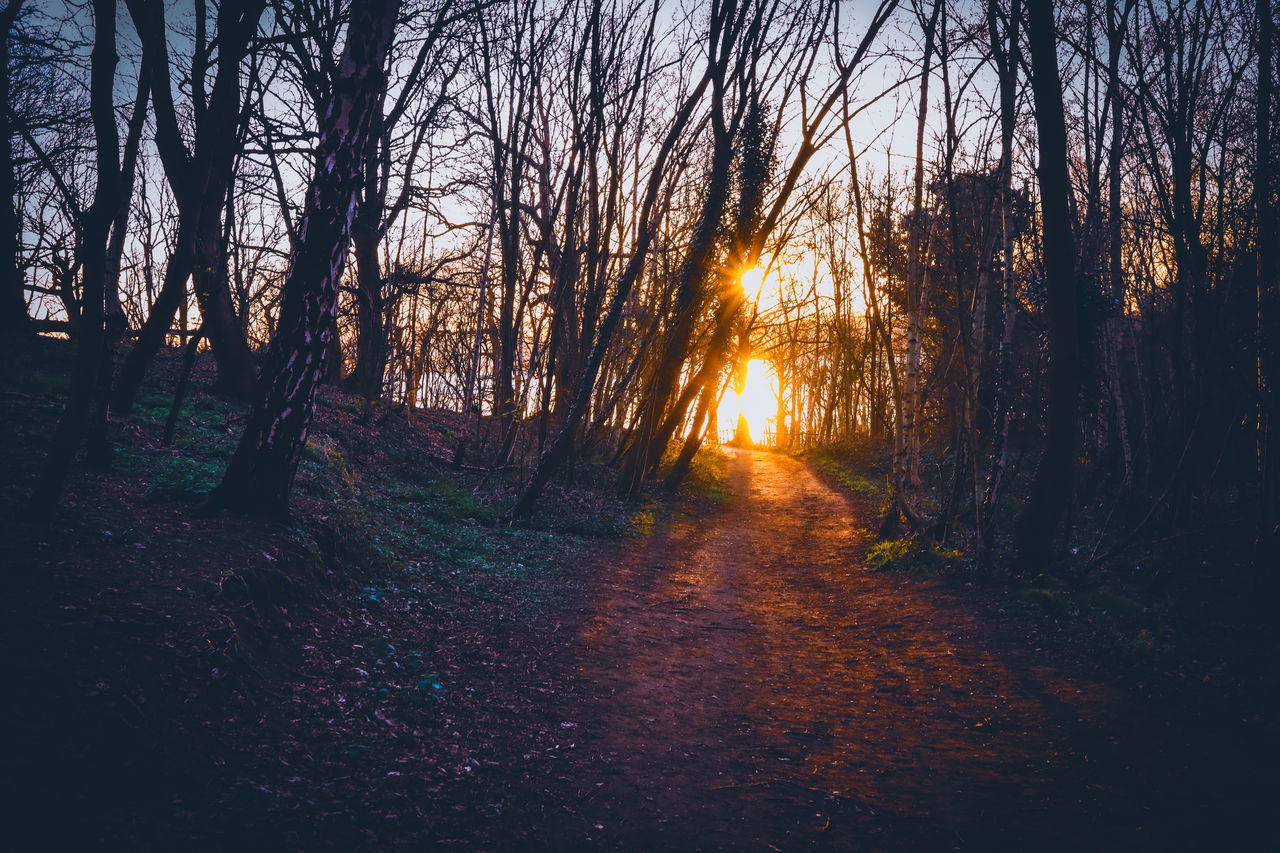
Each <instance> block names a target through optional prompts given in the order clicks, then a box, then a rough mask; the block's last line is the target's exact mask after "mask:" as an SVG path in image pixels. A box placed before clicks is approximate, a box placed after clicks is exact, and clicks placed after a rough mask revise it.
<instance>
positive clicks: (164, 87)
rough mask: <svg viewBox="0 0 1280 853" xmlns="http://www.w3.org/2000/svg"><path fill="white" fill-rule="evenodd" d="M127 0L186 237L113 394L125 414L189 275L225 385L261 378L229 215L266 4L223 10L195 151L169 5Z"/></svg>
mask: <svg viewBox="0 0 1280 853" xmlns="http://www.w3.org/2000/svg"><path fill="white" fill-rule="evenodd" d="M127 3H128V6H129V13H130V16H131V17H132V18H133V21H134V25H135V26H136V28H137V30H138V34H139V37H140V39H141V41H142V49H143V56H144V57H145V58H146V61H147V63H148V65H149V66H150V69H151V74H150V85H151V99H152V104H153V114H154V119H155V124H156V150H157V151H158V153H159V155H160V160H161V163H162V164H163V166H164V171H165V176H166V178H167V179H168V181H169V186H170V188H171V189H172V191H173V195H174V199H175V201H176V203H177V208H178V228H177V232H178V234H177V239H176V240H175V241H174V247H173V253H172V254H171V255H170V257H169V264H168V266H167V267H166V269H165V277H164V285H163V286H162V287H161V290H160V295H159V296H158V297H157V298H156V302H155V304H154V305H153V306H152V308H151V313H150V315H148V317H147V321H146V322H145V323H144V324H143V327H142V330H141V332H140V333H139V334H138V340H137V342H136V343H135V344H134V346H133V350H132V351H131V352H130V353H129V356H128V358H127V359H126V360H125V364H124V366H123V367H122V368H121V371H120V379H119V381H118V383H117V385H116V390H115V394H114V399H113V407H114V408H115V409H116V410H117V411H118V412H119V413H120V414H128V412H129V411H130V409H132V407H133V401H134V398H135V397H136V396H137V393H138V388H139V387H140V386H141V385H142V380H143V379H144V378H145V376H146V372H147V368H148V367H149V366H150V364H151V360H152V359H153V358H154V357H155V354H156V353H157V352H158V351H159V349H160V347H161V346H163V345H164V341H165V338H167V337H168V335H169V329H170V326H171V324H172V323H173V316H174V313H175V312H176V311H177V310H178V308H179V306H180V305H181V304H182V303H183V301H184V300H185V299H186V286H187V279H188V278H191V277H192V276H193V275H195V276H196V278H195V281H194V285H195V292H196V299H197V301H198V302H199V304H200V311H201V313H202V315H203V320H202V322H203V323H204V327H205V331H206V333H207V334H208V337H209V341H210V343H211V345H212V347H213V351H214V356H215V358H216V359H217V362H218V383H219V386H220V387H222V388H224V389H226V390H227V391H229V392H232V393H235V392H237V391H239V392H243V391H245V390H246V389H247V388H248V387H249V386H252V384H253V381H254V379H253V361H252V353H251V352H250V350H249V349H248V344H247V343H246V342H245V340H244V332H243V329H242V328H241V326H240V324H239V322H238V321H237V320H236V317H235V309H234V308H233V307H232V303H231V297H230V293H229V292H228V291H227V284H226V271H225V247H223V246H221V240H222V234H223V231H222V222H221V219H222V206H223V203H224V202H225V201H226V198H227V193H228V187H229V184H230V182H231V175H232V167H233V164H234V161H235V156H236V151H237V149H238V148H239V145H240V142H239V133H238V131H239V126H240V121H241V119H242V110H241V90H240V62H241V59H242V58H243V56H244V55H245V53H246V52H247V50H248V47H249V41H250V39H251V38H252V36H253V34H254V32H255V31H256V30H257V24H258V18H259V17H260V16H261V14H262V9H263V7H264V5H265V0H234V2H233V0H224V2H223V4H222V5H221V6H220V7H219V9H218V45H219V50H218V71H217V75H216V77H215V80H214V84H213V89H212V91H211V92H210V94H209V99H208V103H207V104H205V103H204V102H203V88H202V86H201V87H198V88H197V90H195V91H193V92H192V100H193V106H194V114H195V117H196V118H195V121H194V130H193V132H194V136H195V140H194V145H193V152H194V153H191V152H188V150H187V146H186V142H185V141H184V139H183V136H182V133H181V132H180V130H179V126H178V118H177V113H176V111H175V108H174V104H173V92H172V89H171V87H172V81H171V76H172V68H171V65H170V62H169V52H168V51H169V49H168V44H167V41H166V32H165V23H164V9H163V6H162V4H161V3H160V2H159V0H127ZM200 82H201V84H203V80H201V81H200Z"/></svg>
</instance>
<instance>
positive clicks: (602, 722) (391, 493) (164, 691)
mask: <svg viewBox="0 0 1280 853" xmlns="http://www.w3.org/2000/svg"><path fill="white" fill-rule="evenodd" d="M59 357H60V356H59V354H58V352H57V351H56V350H54V349H51V350H50V351H49V353H46V354H43V355H42V359H43V360H42V362H41V367H40V368H39V369H36V368H35V367H32V366H30V365H28V366H27V367H25V368H19V369H13V370H11V371H10V372H9V373H8V374H7V375H5V376H4V377H0V378H2V379H3V380H4V381H3V383H2V384H3V387H2V388H0V392H3V393H0V428H2V429H3V434H0V466H3V468H4V470H6V471H7V472H8V474H7V476H6V479H5V482H6V487H5V488H4V490H3V492H0V541H3V542H5V546H4V549H5V552H6V556H5V559H4V561H3V562H4V573H3V576H2V577H0V631H2V632H3V635H2V636H0V694H2V695H3V699H0V727H2V730H3V731H4V732H5V733H6V735H7V736H8V737H7V740H8V742H9V743H8V745H7V747H6V761H5V767H4V771H3V777H0V785H3V789H0V810H3V811H4V812H6V813H5V814H4V815H3V823H0V826H2V827H3V829H0V841H2V842H4V847H5V848H6V849H14V850H26V849H32V850H60V849H128V850H148V849H150V850H171V849H188V850H353V849H365V850H390V849H414V850H425V849H458V850H512V851H516V850H528V849H541V850H549V851H550V850H594V849H599V850H635V851H647V850H690V851H692V850H704V851H711V850H808V849H815V850H952V849H968V850H1000V849H1013V850H1022V849H1035V850H1045V849H1060V850H1083V849H1090V850H1135V849H1141V850H1148V849H1149V850H1171V849H1185V850H1199V849H1239V850H1253V849H1268V848H1272V849H1274V848H1276V847H1278V846H1280V834H1278V830H1277V823H1276V805H1275V804H1276V802H1277V794H1280V791H1278V790H1277V784H1276V774H1275V772H1274V767H1275V766H1276V765H1275V758H1276V750H1275V739H1274V738H1275V726H1274V722H1273V720H1274V717H1273V716H1272V714H1273V712H1274V709H1273V707H1272V705H1271V699H1272V698H1273V697H1272V696H1271V694H1269V693H1267V694H1265V695H1263V694H1259V692H1258V690H1256V689H1251V687H1253V686H1254V685H1251V684H1244V683H1243V682H1241V681H1240V680H1239V679H1236V680H1235V681H1233V682H1232V683H1231V684H1230V685H1224V686H1221V687H1220V686H1219V685H1218V684H1217V683H1216V679H1218V678H1220V677H1222V675H1221V670H1220V669H1211V670H1206V671H1207V672H1210V673H1211V675H1212V677H1211V676H1210V675H1204V676H1203V678H1202V677H1201V675H1200V672H1201V669H1197V668H1196V667H1194V666H1192V665H1191V664H1190V663H1187V662H1183V663H1184V664H1185V665H1181V664H1180V665H1177V666H1175V665H1174V663H1175V662H1171V661H1170V659H1167V658H1161V659H1160V663H1159V665H1158V666H1152V665H1150V664H1145V665H1144V668H1142V669H1140V670H1137V672H1139V674H1140V675H1141V677H1142V678H1143V679H1145V680H1147V681H1148V682H1149V683H1147V684H1145V686H1144V684H1143V683H1140V682H1137V681H1135V679H1134V672H1135V671H1134V670H1133V669H1132V668H1128V669H1126V668H1123V667H1118V666H1117V665H1116V661H1115V660H1112V659H1110V658H1111V657H1113V656H1111V655H1109V654H1108V653H1107V646H1106V645H1105V644H1101V643H1098V642H1086V641H1082V640H1080V634H1079V631H1076V632H1075V633H1072V625H1071V624H1070V623H1071V622H1072V620H1071V619H1065V618H1064V619H1057V620H1055V619H1051V618H1049V617H1048V615H1046V613H1044V612H1042V611H1040V610H1035V609H1028V608H1026V607H1024V606H1022V605H1023V604H1024V603H1025V600H1026V597H1025V596H1021V597H1019V596H1017V595H1013V596H1011V595H1009V594H1008V591H1007V590H1005V591H1002V590H998V589H994V588H991V587H989V586H984V585H982V584H973V583H969V582H967V581H965V580H964V579H963V578H962V577H961V578H957V577H956V576H935V577H920V576H913V575H911V574H908V573H905V572H901V571H870V570H868V568H867V565H868V562H867V555H868V552H869V550H871V549H872V547H873V537H872V533H871V532H870V530H869V528H871V527H873V526H874V517H875V510H876V506H875V504H874V502H873V501H872V499H869V498H867V497H865V496H862V495H860V494H858V492H857V490H856V489H853V490H849V489H840V488H837V487H835V486H833V485H832V483H831V480H830V478H826V477H819V476H818V475H816V474H815V473H814V470H813V469H812V468H811V467H809V466H807V465H806V464H805V463H804V462H802V461H800V460H797V459H795V458H792V457H789V456H785V455H781V454H772V453H766V452H759V451H746V450H739V451H729V452H715V453H708V454H706V455H705V456H704V457H703V459H702V460H701V462H700V464H699V467H698V469H697V470H696V471H695V474H694V475H693V477H692V478H691V482H690V483H689V484H688V486H687V488H686V489H685V490H684V492H683V493H682V494H681V495H679V496H677V497H676V498H675V499H673V500H671V501H669V502H658V503H655V502H648V503H640V504H622V503H620V502H618V501H615V500H613V499H610V498H605V497H603V495H604V494H605V489H604V488H602V487H601V485H600V483H599V482H596V481H593V479H592V477H593V474H592V471H591V469H590V468H588V467H586V466H584V467H583V468H581V469H580V470H579V472H578V474H577V477H576V480H575V484H574V485H570V486H567V487H564V488H560V489H556V490H553V491H552V492H551V494H549V495H548V499H547V501H546V505H545V507H544V510H543V512H542V513H540V515H539V516H538V517H536V518H535V519H533V520H532V521H531V522H530V523H528V524H526V525H523V526H520V527H509V526H507V525H506V524H504V523H502V521H501V519H502V517H503V509H504V507H505V506H507V505H509V503H510V500H511V498H512V485H513V484H514V482H515V478H516V477H518V475H519V472H511V475H510V478H509V480H503V479H502V477H501V476H491V475H486V474H484V473H482V472H476V471H469V470H467V469H462V470H455V469H453V468H451V467H450V466H449V465H448V464H447V463H445V462H444V461H442V460H443V459H445V458H446V457H447V456H449V454H448V453H447V449H448V443H449V441H451V440H454V439H456V437H457V435H458V434H460V433H461V432H462V431H463V430H464V427H463V426H462V425H460V424H458V423H457V421H456V419H452V420H451V419H450V418H449V417H448V416H447V415H446V414H444V413H436V414H434V415H430V416H423V417H419V418H416V419H415V420H414V421H412V422H410V421H407V420H406V419H405V418H404V417H403V415H397V414H395V413H385V414H384V415H383V416H381V417H375V418H374V419H372V420H371V421H370V422H368V423H363V422H362V419H361V417H360V409H359V406H358V405H357V404H356V403H355V402H353V400H352V398H349V397H346V396H344V395H342V394H340V393H338V392H336V391H328V392H325V393H324V394H323V395H322V399H321V406H320V409H319V411H318V421H317V426H316V430H315V433H314V435H313V438H312V445H311V447H310V448H309V452H308V459H307V461H306V462H305V463H304V465H303V469H302V471H301V472H300V474H299V483H298V488H297V490H296V499H295V520H294V521H293V522H291V523H290V524H286V525H280V524H264V523H258V522H252V521H247V520H244V519H240V518H236V517H232V516H214V517H208V516H202V515H201V514H199V513H198V512H196V511H195V509H196V501H198V498H199V495H200V494H202V493H203V491H204V490H207V488H208V487H209V486H210V485H211V484H212V482H215V481H216V477H217V474H218V473H219V472H220V470H221V467H222V465H224V464H225V460H226V458H227V456H228V455H229V453H230V450H231V448H233V447H234V441H235V437H236V434H237V432H238V430H237V429H236V425H237V423H238V422H239V420H240V419H241V418H242V417H243V409H242V408H241V407H238V406H237V405H235V404H231V403H227V402H225V401H220V400H218V399H217V398H214V397H210V396H208V395H205V394H196V395H194V396H193V398H192V400H191V401H190V402H189V403H188V405H187V407H186V408H184V411H183V417H182V418H181V419H180V425H181V429H180V431H179V437H178V441H177V442H175V446H174V447H171V448H170V447H164V446H163V445H162V443H161V442H160V441H159V437H158V436H159V432H160V426H161V424H162V423H163V415H164V413H165V406H166V402H167V401H166V400H165V398H164V393H163V389H164V388H166V387H171V385H172V378H173V377H172V370H173V368H174V364H175V362H174V360H173V358H172V357H169V358H168V360H166V361H164V362H162V364H161V365H160V369H159V370H158V371H157V377H156V378H155V380H154V383H153V385H152V386H151V389H152V390H151V391H150V392H148V394H144V396H143V398H142V400H141V404H140V406H139V410H138V412H136V413H135V414H134V415H132V416H130V417H129V418H127V419H123V420H122V421H120V422H119V423H117V424H116V425H115V434H116V436H117V440H118V446H119V449H120V453H119V456H118V459H117V464H116V471H115V472H114V473H113V474H111V475H100V474H87V473H81V474H77V475H76V476H75V477H74V478H73V481H72V482H71V484H70V485H69V490H68V494H67V499H66V501H65V502H64V508H63V510H62V512H61V513H60V515H59V517H58V518H56V519H54V520H52V521H51V522H50V523H49V524H48V525H41V526H30V525H26V524H23V523H20V522H18V521H16V520H15V516H16V513H17V510H18V508H19V507H20V506H21V501H22V499H23V497H24V496H25V490H26V489H27V488H29V485H30V482H31V478H32V477H33V476H34V473H35V471H36V470H37V468H38V465H39V461H40V453H39V449H40V447H41V446H42V443H43V441H44V440H45V438H46V436H47V434H48V430H49V428H50V427H51V425H52V423H53V421H54V419H55V418H56V415H57V400H58V399H59V394H60V393H61V391H62V390H63V388H64V386H62V385H60V384H59V381H58V380H57V378H56V377H57V371H56V370H54V369H52V368H49V367H47V365H46V364H45V363H46V362H50V363H52V364H53V365H54V367H56V365H57V362H58V358H59ZM201 378H202V379H203V380H204V381H207V380H208V378H209V377H208V375H207V372H206V374H205V375H203V376H202V377H201ZM597 473H599V474H600V476H605V474H606V473H607V472H597ZM1082 621H1087V620H1082ZM1135 624H1136V623H1135ZM1249 636H1253V635H1249ZM1269 648H1271V646H1266V647H1264V648H1258V649H1250V650H1247V653H1248V654H1247V655H1246V652H1245V651H1242V652H1241V655H1245V656H1248V655H1255V654H1260V655H1264V656H1265V655H1266V654H1267V649H1269ZM1157 670H1160V671H1157ZM1188 673H1190V677H1189V675H1188ZM1273 675H1274V673H1273ZM1269 678H1270V679H1271V680H1267V679H1263V680H1262V681H1261V682H1257V683H1262V684H1272V683H1273V681H1274V679H1273V677H1269ZM1224 692H1226V693H1230V696H1231V697H1232V698H1231V699H1230V701H1225V700H1224V701H1217V702H1214V701H1207V700H1206V699H1205V697H1209V696H1221V695H1223V694H1224Z"/></svg>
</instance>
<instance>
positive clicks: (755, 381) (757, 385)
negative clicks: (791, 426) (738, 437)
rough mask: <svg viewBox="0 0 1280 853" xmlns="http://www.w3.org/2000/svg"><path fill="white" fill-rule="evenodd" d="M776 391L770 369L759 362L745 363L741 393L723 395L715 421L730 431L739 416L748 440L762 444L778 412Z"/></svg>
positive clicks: (775, 378)
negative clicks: (747, 432) (744, 423)
mask: <svg viewBox="0 0 1280 853" xmlns="http://www.w3.org/2000/svg"><path fill="white" fill-rule="evenodd" d="M777 387H778V382H777V377H776V376H775V374H774V370H773V365H771V364H769V362H767V361H765V360H763V359H759V358H753V359H751V361H749V362H747V379H746V382H745V383H744V384H743V386H742V393H740V394H738V393H729V394H725V395H724V400H723V401H722V402H721V404H720V409H719V410H718V411H717V412H716V419H717V420H718V421H719V423H720V424H721V425H722V426H724V427H726V428H729V429H732V428H734V427H735V426H736V425H737V423H738V415H742V416H743V417H744V418H746V419H747V429H748V430H750V432H751V440H752V441H763V440H764V434H765V430H766V428H767V427H768V425H769V422H770V421H771V420H772V419H773V417H774V414H775V412H776V411H777V408H778V401H777Z"/></svg>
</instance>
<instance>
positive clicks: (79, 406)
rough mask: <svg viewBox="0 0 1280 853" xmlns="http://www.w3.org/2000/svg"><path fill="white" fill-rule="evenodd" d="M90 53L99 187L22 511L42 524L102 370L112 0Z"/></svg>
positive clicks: (113, 168) (85, 423) (115, 142)
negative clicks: (43, 444) (44, 451)
mask: <svg viewBox="0 0 1280 853" xmlns="http://www.w3.org/2000/svg"><path fill="white" fill-rule="evenodd" d="M93 20H94V36H93V51H92V53H91V54H90V72H89V73H90V78H89V111H90V115H91V117H92V120H93V130H94V136H95V139H96V147H97V172H98V180H97V187H96V189H95V191H94V198H93V203H92V204H91V205H90V207H89V209H88V210H87V211H85V213H84V216H83V218H82V221H81V224H82V226H83V232H82V233H83V239H82V241H81V251H82V253H83V254H82V264H81V269H82V270H83V276H82V279H83V294H82V298H81V306H82V307H81V312H80V319H79V325H78V329H77V335H76V360H75V365H74V367H73V368H72V374H71V390H70V393H69V395H68V397H67V407H66V409H64V410H63V412H62V417H61V418H60V419H59V420H58V426H57V428H56V429H55V430H54V434H53V441H52V443H51V445H50V447H49V454H48V456H47V457H46V459H45V464H44V469H43V470H42V471H41V474H40V478H39V480H38V481H37V482H36V488H35V492H34V493H33V494H32V496H31V499H30V501H29V502H28V504H27V506H26V510H25V513H26V515H27V517H28V518H30V519H31V520H33V521H46V520H48V518H49V517H50V515H52V513H53V511H54V509H55V508H56V506H57V503H58V498H59V496H60V495H61V494H62V487H63V484H64V483H65V482H66V478H67V474H68V472H69V471H70V469H71V463H72V460H73V459H74V458H75V454H76V451H77V450H78V449H79V447H80V443H81V442H82V441H83V440H84V436H85V433H86V431H87V430H88V427H89V414H90V409H91V406H92V403H93V394H94V389H95V388H96V387H97V383H98V374H99V371H100V370H101V369H102V352H103V345H104V340H105V329H104V320H105V316H104V304H105V301H104V298H105V293H106V282H105V280H106V274H107V266H108V265H107V236H108V234H109V232H110V230H111V221H112V218H113V217H114V215H115V212H116V208H117V205H118V204H119V196H120V174H119V173H120V162H119V156H120V152H119V134H118V131H117V130H116V119H115V104H114V99H113V86H114V82H115V69H116V62H117V57H116V0H94V2H93Z"/></svg>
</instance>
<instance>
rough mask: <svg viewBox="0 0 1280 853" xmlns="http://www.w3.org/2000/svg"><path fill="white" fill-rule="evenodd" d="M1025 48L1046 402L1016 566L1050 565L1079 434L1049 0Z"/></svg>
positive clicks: (1062, 140) (1033, 6)
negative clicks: (1045, 336) (1044, 318)
mask: <svg viewBox="0 0 1280 853" xmlns="http://www.w3.org/2000/svg"><path fill="white" fill-rule="evenodd" d="M1027 43H1028V47H1029V49H1030V52H1031V90H1032V96H1033V99H1034V101H1035V114H1036V129H1037V136H1038V148H1039V155H1040V166H1039V182H1040V204H1041V211H1042V214H1041V215H1042V225H1043V229H1044V265H1045V284H1046V289H1047V290H1048V309H1049V310H1048V313H1049V322H1048V331H1049V401H1048V411H1047V415H1046V429H1045V447H1044V454H1043V455H1042V456H1041V458H1040V465H1039V467H1038V468H1037V469H1036V475H1035V480H1034V481H1033V482H1032V485H1031V495H1030V498H1029V500H1028V501H1027V505H1026V508H1025V509H1024V510H1023V513H1022V515H1021V516H1020V517H1019V518H1018V521H1017V524H1016V526H1015V530H1014V535H1015V544H1016V546H1017V549H1018V552H1019V555H1020V557H1021V559H1022V561H1023V562H1024V563H1025V564H1026V565H1028V566H1035V565H1037V564H1039V563H1042V562H1043V561H1044V560H1045V559H1047V558H1048V556H1049V553H1050V550H1051V546H1052V542H1053V539H1054V536H1055V534H1056V533H1057V531H1058V526H1059V524H1060V523H1061V521H1062V518H1063V516H1064V514H1065V513H1066V509H1067V504H1068V501H1069V500H1070V498H1071V482H1072V462H1073V458H1074V455H1075V450H1076V443H1077V432H1078V426H1077V423H1076V413H1077V408H1078V394H1079V385H1080V379H1079V347H1080V337H1079V320H1078V317H1077V309H1076V283H1075V269H1074V254H1075V253H1074V244H1073V239H1072V223H1071V217H1070V211H1069V208H1068V203H1069V201H1068V200H1069V198H1070V195H1071V181H1070V176H1069V173H1068V169H1067V130H1066V122H1065V119H1064V114H1063V106H1062V82H1061V79H1060V77H1059V74H1058V54H1057V43H1056V38H1055V34H1054V22H1053V6H1052V4H1050V3H1049V2H1048V1H1047V0H1034V2H1031V3H1029V4H1028V7H1027Z"/></svg>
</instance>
